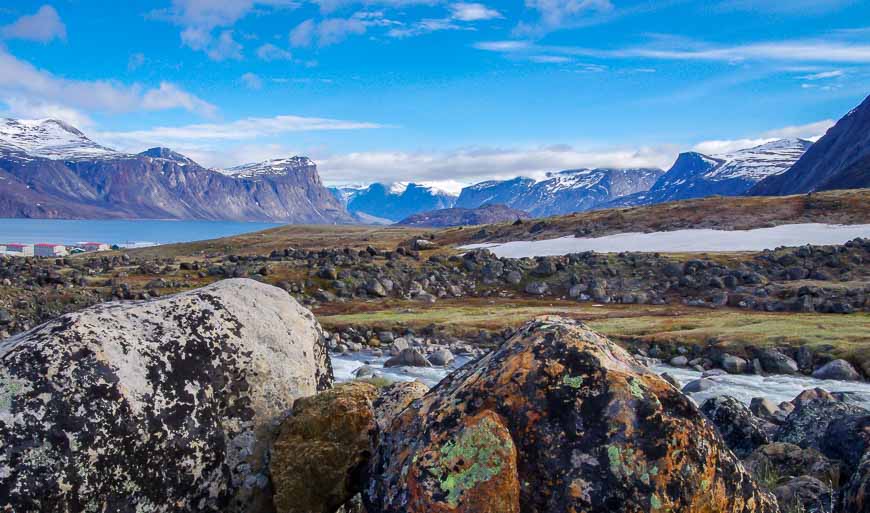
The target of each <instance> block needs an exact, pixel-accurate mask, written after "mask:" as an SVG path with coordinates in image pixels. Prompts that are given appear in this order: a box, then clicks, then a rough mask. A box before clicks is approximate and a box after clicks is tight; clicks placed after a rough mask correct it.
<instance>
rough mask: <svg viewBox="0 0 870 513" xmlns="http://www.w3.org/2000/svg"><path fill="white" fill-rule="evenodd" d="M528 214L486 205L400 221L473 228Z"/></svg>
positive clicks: (419, 215)
mask: <svg viewBox="0 0 870 513" xmlns="http://www.w3.org/2000/svg"><path fill="white" fill-rule="evenodd" d="M529 217H530V216H529V214H527V213H525V212H523V211H522V210H516V209H513V208H510V207H506V206H504V205H492V204H487V205H484V206H482V207H479V208H445V209H441V210H432V211H429V212H422V213H420V214H416V215H413V216H410V217H406V218H405V219H402V220H401V221H399V222H398V223H396V224H400V225H403V226H431V227H446V226H474V225H480V224H498V223H509V222H513V221H516V220H517V219H528V218H529Z"/></svg>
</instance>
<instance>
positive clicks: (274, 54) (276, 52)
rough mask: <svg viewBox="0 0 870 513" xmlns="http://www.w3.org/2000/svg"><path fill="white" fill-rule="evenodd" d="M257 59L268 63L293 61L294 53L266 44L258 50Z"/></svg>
mask: <svg viewBox="0 0 870 513" xmlns="http://www.w3.org/2000/svg"><path fill="white" fill-rule="evenodd" d="M257 57H259V58H260V59H261V60H264V61H267V62H271V61H289V60H293V54H292V53H290V52H289V51H287V50H285V49H283V48H279V47H277V46H275V45H273V44H272V43H266V44H264V45H263V46H261V47H259V48H257Z"/></svg>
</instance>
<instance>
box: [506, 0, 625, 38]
mask: <svg viewBox="0 0 870 513" xmlns="http://www.w3.org/2000/svg"><path fill="white" fill-rule="evenodd" d="M526 7H527V8H528V9H531V10H534V11H536V12H537V13H538V16H539V19H538V20H537V21H536V22H535V23H520V24H519V25H518V26H517V28H516V30H515V32H516V33H517V34H541V33H545V32H548V31H552V30H558V29H561V28H565V27H572V26H575V25H578V24H579V23H580V22H581V21H583V20H585V19H586V17H587V16H589V15H590V14H593V15H597V14H603V13H609V12H611V11H613V10H614V6H613V4H612V3H611V1H610V0H526Z"/></svg>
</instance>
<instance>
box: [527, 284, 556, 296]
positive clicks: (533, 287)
mask: <svg viewBox="0 0 870 513" xmlns="http://www.w3.org/2000/svg"><path fill="white" fill-rule="evenodd" d="M549 290H550V287H549V286H547V284H546V283H544V282H541V281H533V282H530V283H528V284H527V285H526V294H533V295H535V296H543V295H544V294H546V293H547V292H548V291H549Z"/></svg>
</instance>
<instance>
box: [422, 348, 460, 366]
mask: <svg viewBox="0 0 870 513" xmlns="http://www.w3.org/2000/svg"><path fill="white" fill-rule="evenodd" d="M455 359H456V357H455V356H453V353H451V352H450V350H449V349H439V350H438V351H435V352H434V353H432V354H430V355H429V362H430V363H431V364H432V365H435V366H437V367H446V366H448V365H450V364H451V363H453V360H455Z"/></svg>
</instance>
